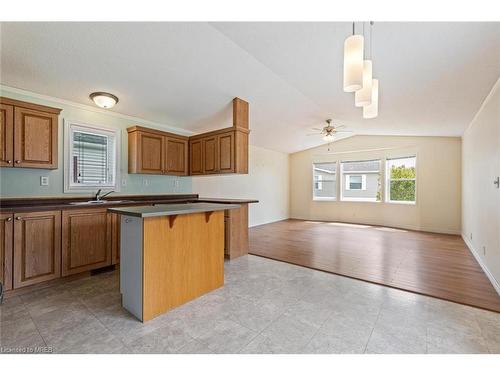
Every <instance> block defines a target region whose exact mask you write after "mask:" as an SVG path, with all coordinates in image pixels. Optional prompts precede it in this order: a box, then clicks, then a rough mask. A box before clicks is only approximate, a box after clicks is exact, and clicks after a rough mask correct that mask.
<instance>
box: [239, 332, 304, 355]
mask: <svg viewBox="0 0 500 375" xmlns="http://www.w3.org/2000/svg"><path fill="white" fill-rule="evenodd" d="M300 352H301V351H300V350H299V349H298V348H297V347H296V346H295V345H293V344H292V343H289V342H288V341H286V340H275V339H273V338H272V337H269V336H265V335H262V334H260V335H258V336H257V337H255V338H254V339H253V340H252V341H250V343H249V344H248V345H247V346H245V347H244V348H243V349H242V350H241V351H240V353H241V354H299V353H300Z"/></svg>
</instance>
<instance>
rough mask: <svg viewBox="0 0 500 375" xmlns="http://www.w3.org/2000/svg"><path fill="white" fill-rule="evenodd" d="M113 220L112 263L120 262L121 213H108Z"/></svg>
mask: <svg viewBox="0 0 500 375" xmlns="http://www.w3.org/2000/svg"><path fill="white" fill-rule="evenodd" d="M108 215H109V219H110V220H111V264H118V263H120V220H121V219H120V215H118V214H114V213H108Z"/></svg>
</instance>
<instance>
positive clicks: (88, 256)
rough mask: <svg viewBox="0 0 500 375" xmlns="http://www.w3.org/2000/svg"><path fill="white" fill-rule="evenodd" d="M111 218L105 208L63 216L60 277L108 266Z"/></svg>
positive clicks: (63, 213)
mask: <svg viewBox="0 0 500 375" xmlns="http://www.w3.org/2000/svg"><path fill="white" fill-rule="evenodd" d="M112 221H113V217H112V216H111V214H108V213H107V209H106V208H97V209H82V210H67V211H63V212H62V248H63V250H62V275H63V276H66V275H72V274H75V273H80V272H83V271H89V270H92V269H96V268H101V267H105V266H109V265H111V260H112V245H113V244H112V239H113V238H112V235H113V233H112V232H113V231H112V227H113V223H112Z"/></svg>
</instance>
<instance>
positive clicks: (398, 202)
mask: <svg viewBox="0 0 500 375" xmlns="http://www.w3.org/2000/svg"><path fill="white" fill-rule="evenodd" d="M385 203H390V204H402V205H407V206H416V205H417V202H407V201H386V202H385Z"/></svg>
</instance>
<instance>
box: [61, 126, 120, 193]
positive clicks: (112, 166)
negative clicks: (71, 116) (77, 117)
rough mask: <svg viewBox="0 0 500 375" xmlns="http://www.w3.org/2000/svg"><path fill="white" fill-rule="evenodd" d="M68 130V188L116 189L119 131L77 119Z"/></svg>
mask: <svg viewBox="0 0 500 375" xmlns="http://www.w3.org/2000/svg"><path fill="white" fill-rule="evenodd" d="M66 131H67V135H66V137H67V141H66V142H65V146H66V147H67V150H65V155H67V157H66V163H67V164H66V166H67V167H66V168H65V173H66V176H65V180H66V186H65V187H66V190H81V189H83V190H92V189H94V188H110V189H113V190H117V188H118V184H117V183H116V181H117V179H118V177H117V176H118V172H119V170H118V168H117V167H118V161H119V150H118V147H117V141H118V138H119V131H118V130H111V129H106V128H99V127H96V126H90V125H88V126H86V125H82V124H76V123H69V124H68V125H67V128H66Z"/></svg>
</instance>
